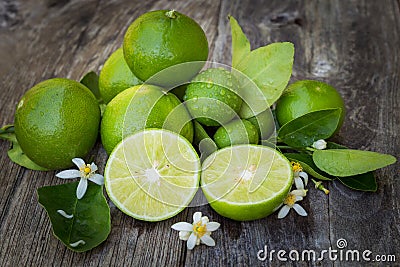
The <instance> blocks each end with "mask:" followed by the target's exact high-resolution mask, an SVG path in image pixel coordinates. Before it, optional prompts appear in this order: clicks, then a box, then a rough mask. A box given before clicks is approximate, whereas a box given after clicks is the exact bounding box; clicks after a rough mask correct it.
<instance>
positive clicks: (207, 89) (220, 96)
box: [184, 68, 243, 126]
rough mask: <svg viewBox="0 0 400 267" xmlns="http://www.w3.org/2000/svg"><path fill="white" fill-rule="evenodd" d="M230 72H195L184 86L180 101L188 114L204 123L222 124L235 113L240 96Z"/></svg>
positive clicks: (222, 70) (208, 124) (240, 102)
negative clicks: (193, 76) (182, 96)
mask: <svg viewBox="0 0 400 267" xmlns="http://www.w3.org/2000/svg"><path fill="white" fill-rule="evenodd" d="M237 91H238V82H237V80H236V78H235V76H233V75H232V73H231V72H229V71H227V70H225V69H223V68H211V69H207V70H205V71H203V72H201V73H199V74H198V75H197V76H196V77H195V78H194V79H193V80H192V81H191V83H190V84H189V85H188V86H187V88H186V91H185V96H184V100H185V101H186V102H185V104H186V107H187V108H188V110H189V112H190V114H191V115H192V117H193V118H195V119H196V120H197V121H198V122H200V123H201V124H203V125H206V126H219V125H224V124H226V123H228V122H229V121H231V120H232V119H233V118H234V117H235V116H236V115H237V113H238V112H239V110H240V107H241V105H242V102H243V101H242V99H241V98H240V97H239V96H238V95H237Z"/></svg>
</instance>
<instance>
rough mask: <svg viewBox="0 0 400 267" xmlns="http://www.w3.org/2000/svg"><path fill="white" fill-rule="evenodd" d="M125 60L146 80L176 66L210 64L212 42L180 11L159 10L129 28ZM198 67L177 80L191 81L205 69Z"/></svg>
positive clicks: (134, 71) (147, 14) (139, 18)
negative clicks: (198, 62)
mask: <svg viewBox="0 0 400 267" xmlns="http://www.w3.org/2000/svg"><path fill="white" fill-rule="evenodd" d="M123 49H124V56H125V60H126V62H127V63H128V66H129V67H130V69H131V70H132V72H133V73H134V74H135V75H136V76H137V77H138V78H139V79H141V80H142V81H147V79H149V78H150V77H152V76H153V75H154V74H156V73H158V72H160V71H161V70H164V69H166V68H168V67H171V66H174V65H176V64H180V63H184V62H192V61H206V60H207V57H208V42H207V38H206V35H205V33H204V31H203V30H202V28H201V27H200V25H199V24H197V23H196V22H195V21H194V20H193V19H191V18H189V17H188V16H185V15H183V14H181V13H179V12H177V11H171V10H156V11H151V12H148V13H145V14H143V15H141V16H140V17H138V18H137V19H136V20H135V21H134V22H133V23H132V24H131V25H130V26H129V28H128V30H127V31H126V34H125V37H124V43H123ZM203 65H204V63H203V64H198V65H197V66H196V67H194V68H193V69H192V70H191V71H189V72H185V74H184V75H183V74H182V73H179V74H180V76H185V77H178V76H177V74H176V73H175V77H174V78H176V79H178V80H180V81H181V82H185V81H189V80H190V79H191V78H192V77H193V76H195V75H196V73H198V72H199V71H200V69H201V68H202V67H203Z"/></svg>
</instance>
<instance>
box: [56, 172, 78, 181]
mask: <svg viewBox="0 0 400 267" xmlns="http://www.w3.org/2000/svg"><path fill="white" fill-rule="evenodd" d="M56 177H58V178H62V179H73V178H78V177H81V172H80V171H78V170H66V171H62V172H59V173H57V174H56Z"/></svg>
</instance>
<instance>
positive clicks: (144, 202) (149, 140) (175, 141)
mask: <svg viewBox="0 0 400 267" xmlns="http://www.w3.org/2000/svg"><path fill="white" fill-rule="evenodd" d="M200 169H201V167H200V160H199V157H198V155H197V153H196V151H195V150H194V148H193V147H192V145H191V144H190V143H189V142H188V141H187V140H186V139H185V138H183V137H181V136H180V135H178V134H176V133H174V132H170V131H166V130H160V129H159V130H153V129H151V130H144V131H139V132H137V133H135V134H133V135H131V136H128V137H126V138H125V139H124V140H123V141H122V142H121V143H119V144H118V145H117V146H116V147H115V149H114V150H113V152H112V153H111V155H110V157H109V159H108V161H107V165H106V168H105V171H104V179H105V187H106V190H107V193H108V196H109V197H110V199H111V200H112V201H113V203H114V204H115V205H116V206H117V207H118V208H119V209H120V210H121V211H122V212H124V213H126V214H127V215H129V216H132V217H134V218H136V219H139V220H145V221H161V220H165V219H168V218H170V217H172V216H174V215H176V214H178V213H179V212H180V211H182V210H183V209H184V208H185V207H187V206H188V205H189V203H190V201H191V200H192V199H193V197H194V195H195V194H196V192H197V190H198V185H199V178H200Z"/></svg>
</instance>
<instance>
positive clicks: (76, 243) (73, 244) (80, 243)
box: [69, 239, 86, 248]
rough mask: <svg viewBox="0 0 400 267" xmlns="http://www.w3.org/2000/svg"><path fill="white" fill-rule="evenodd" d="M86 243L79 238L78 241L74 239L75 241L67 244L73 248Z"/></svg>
mask: <svg viewBox="0 0 400 267" xmlns="http://www.w3.org/2000/svg"><path fill="white" fill-rule="evenodd" d="M85 244H86V242H85V241H83V240H82V239H81V240H78V241H76V242H75V243H71V244H69V245H70V246H71V247H73V248H76V247H77V246H79V245H85Z"/></svg>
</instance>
